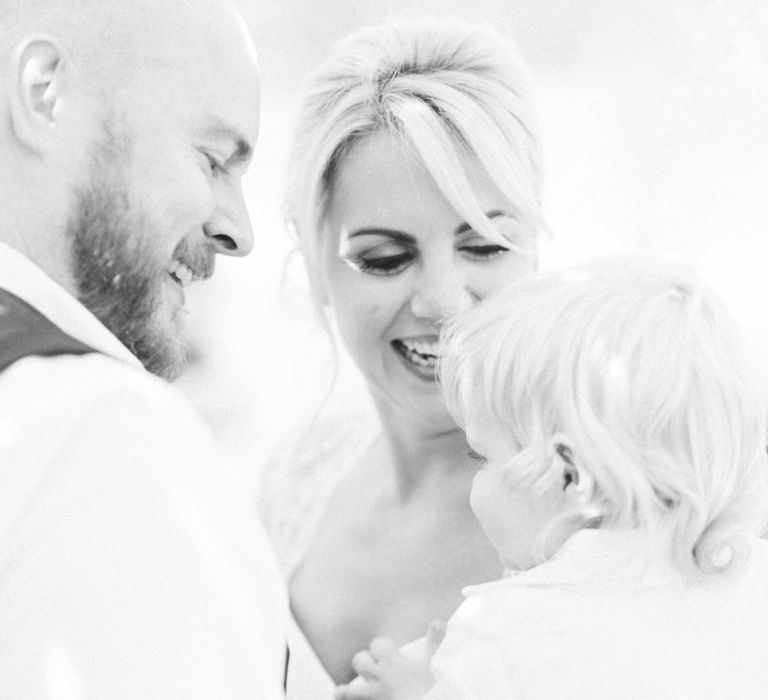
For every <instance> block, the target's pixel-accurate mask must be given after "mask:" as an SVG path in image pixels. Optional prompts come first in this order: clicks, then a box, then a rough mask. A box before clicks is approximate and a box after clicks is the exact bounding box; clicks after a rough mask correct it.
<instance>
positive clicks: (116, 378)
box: [0, 353, 211, 442]
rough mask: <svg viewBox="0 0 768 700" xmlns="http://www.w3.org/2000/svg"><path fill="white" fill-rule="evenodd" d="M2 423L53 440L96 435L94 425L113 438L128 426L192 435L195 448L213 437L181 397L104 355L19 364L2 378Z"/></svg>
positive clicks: (32, 359) (27, 359) (156, 380)
mask: <svg viewBox="0 0 768 700" xmlns="http://www.w3.org/2000/svg"><path fill="white" fill-rule="evenodd" d="M0 421H3V422H11V423H13V424H16V425H18V426H19V430H18V431H14V432H16V433H17V434H20V435H37V434H40V432H41V431H44V434H46V435H49V436H51V438H53V435H54V434H58V435H61V436H62V437H63V436H64V435H66V434H68V433H73V432H81V433H82V432H83V431H90V430H92V429H94V422H96V423H98V424H99V426H101V429H103V430H106V431H107V432H110V433H111V432H115V431H117V430H118V429H119V428H120V427H121V426H122V428H123V429H124V430H125V429H127V428H129V427H130V428H132V429H133V430H134V432H136V433H137V434H138V433H139V432H140V431H141V430H146V431H149V432H150V433H155V432H158V431H160V430H161V429H162V430H165V431H171V429H172V430H173V432H174V433H179V432H186V433H188V434H189V435H190V436H194V438H195V439H194V441H195V442H199V441H200V440H208V439H209V438H210V437H211V436H210V435H209V432H210V431H209V429H208V427H207V425H206V424H205V422H204V421H203V419H202V418H201V417H200V416H199V415H198V413H197V412H196V411H195V410H194V409H193V408H192V406H191V405H190V404H189V402H188V401H187V399H186V397H185V396H184V395H183V394H182V393H181V392H180V391H178V390H177V389H176V388H174V387H173V386H172V385H170V384H168V383H167V382H166V381H164V380H162V379H159V378H158V377H155V376H153V375H151V374H149V373H148V372H145V371H144V370H142V369H140V368H137V367H134V366H131V365H128V364H126V363H124V362H122V361H120V360H117V359H114V358H112V357H109V356H108V355H103V354H100V353H91V354H87V355H59V356H56V357H36V356H31V357H25V358H24V359H22V360H19V361H18V362H15V363H14V364H13V365H12V366H11V367H9V368H8V369H7V370H5V371H4V372H2V373H0ZM84 426H85V427H84ZM89 426H90V427H89ZM161 426H162V428H161ZM190 439H191V438H190Z"/></svg>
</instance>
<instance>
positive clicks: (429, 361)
mask: <svg viewBox="0 0 768 700" xmlns="http://www.w3.org/2000/svg"><path fill="white" fill-rule="evenodd" d="M391 345H392V348H393V349H394V351H395V353H396V354H397V356H398V357H399V358H400V360H401V361H402V363H403V366H404V367H405V368H406V369H407V370H408V371H409V372H411V373H413V374H415V375H416V376H417V377H419V378H420V379H426V380H427V381H431V382H434V381H435V380H436V378H437V377H436V374H435V372H436V370H437V360H438V358H439V356H440V350H439V345H438V338H437V336H436V335H425V336H419V337H413V338H396V339H395V340H393V341H392V343H391Z"/></svg>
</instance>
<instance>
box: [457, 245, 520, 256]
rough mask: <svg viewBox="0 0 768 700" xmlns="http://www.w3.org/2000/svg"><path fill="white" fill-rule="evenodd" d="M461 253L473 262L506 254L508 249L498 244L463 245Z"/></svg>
mask: <svg viewBox="0 0 768 700" xmlns="http://www.w3.org/2000/svg"><path fill="white" fill-rule="evenodd" d="M461 251H462V252H463V253H465V254H467V255H468V256H469V257H470V258H472V259H474V260H489V259H491V258H495V257H497V256H499V255H503V254H504V253H508V252H509V248H505V247H504V246H502V245H498V244H489V245H465V246H462V247H461Z"/></svg>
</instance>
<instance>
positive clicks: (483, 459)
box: [467, 447, 488, 464]
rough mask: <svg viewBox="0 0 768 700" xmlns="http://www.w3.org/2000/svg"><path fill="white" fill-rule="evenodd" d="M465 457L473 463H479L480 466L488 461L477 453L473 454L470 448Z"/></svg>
mask: <svg viewBox="0 0 768 700" xmlns="http://www.w3.org/2000/svg"><path fill="white" fill-rule="evenodd" d="M467 456H468V457H469V458H470V459H474V460H475V462H480V464H483V463H484V462H487V461H488V460H487V459H486V458H485V457H483V455H481V454H480V453H479V452H475V451H474V450H473V449H472V448H471V447H470V448H469V452H467Z"/></svg>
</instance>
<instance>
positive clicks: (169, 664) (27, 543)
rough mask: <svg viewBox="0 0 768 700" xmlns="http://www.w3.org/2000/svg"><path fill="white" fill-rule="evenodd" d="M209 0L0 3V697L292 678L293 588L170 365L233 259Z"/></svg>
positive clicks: (251, 131) (247, 95) (177, 363)
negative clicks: (204, 289) (194, 294)
mask: <svg viewBox="0 0 768 700" xmlns="http://www.w3.org/2000/svg"><path fill="white" fill-rule="evenodd" d="M258 113H259V88H258V75H257V68H256V61H255V54H254V50H253V47H252V45H251V41H250V38H249V37H248V34H247V32H246V30H245V29H244V26H243V23H242V21H241V20H240V18H239V17H238V15H237V14H236V12H235V11H234V9H233V8H232V7H231V6H230V5H229V4H228V3H227V2H225V1H224V0H131V1H130V2H126V0H0V155H1V156H2V163H3V175H2V177H1V178H0V211H2V220H0V698H8V699H9V700H11V699H13V700H27V699H36V698H41V699H42V698H63V699H74V698H99V699H102V698H126V700H127V699H129V698H130V699H131V700H137V699H139V698H153V699H155V698H156V699H158V700H160V699H163V700H167V699H175V698H179V699H182V698H183V699H184V700H189V699H190V698H217V699H218V698H221V699H227V700H232V699H238V698H252V699H253V698H261V699H267V700H268V699H270V698H277V697H283V692H282V679H283V675H284V670H285V662H286V659H285V642H284V634H283V625H284V620H285V616H286V599H285V592H284V589H283V587H282V584H281V582H280V579H279V575H278V573H277V567H276V566H275V564H274V561H273V558H272V554H271V550H270V548H269V545H268V543H267V542H266V540H265V538H264V536H263V533H262V531H261V530H260V529H259V527H258V525H257V524H256V522H255V521H254V517H253V515H252V511H251V508H250V504H249V502H248V501H249V499H248V498H247V496H244V495H243V494H233V493H231V492H230V491H229V489H228V487H227V486H226V484H225V480H224V479H223V478H222V467H223V465H224V460H223V459H222V456H221V455H220V454H219V453H218V452H217V450H216V447H215V445H214V442H213V439H212V437H211V435H210V433H209V431H208V429H207V427H206V426H205V425H204V424H203V422H202V421H201V419H200V418H199V417H198V416H197V415H196V414H195V413H194V412H193V411H192V410H191V409H190V407H189V406H188V405H187V404H186V402H185V401H184V400H183V399H182V397H181V395H180V394H178V393H177V392H176V391H175V390H173V389H172V388H171V387H170V385H169V384H167V383H166V382H164V381H162V380H161V379H159V378H158V377H157V376H154V375H159V376H160V377H165V378H171V377H174V376H175V375H176V374H177V373H178V372H179V371H180V370H181V369H182V368H183V364H184V359H185V350H184V346H183V342H182V340H181V337H182V336H181V330H182V319H183V311H184V292H185V287H187V286H188V285H189V284H195V283H197V282H198V281H199V280H204V279H206V278H208V277H210V276H211V275H212V274H213V271H214V261H215V258H216V256H217V255H219V254H221V255H235V256H240V255H245V254H247V253H248V252H249V251H250V250H251V247H252V231H251V227H250V222H249V219H248V214H247V212H246V208H245V204H244V202H243V198H242V193H241V189H240V179H241V176H242V173H243V170H244V168H245V167H246V166H247V164H248V162H249V160H250V158H251V152H252V149H253V144H254V140H255V139H256V136H257V131H258Z"/></svg>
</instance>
